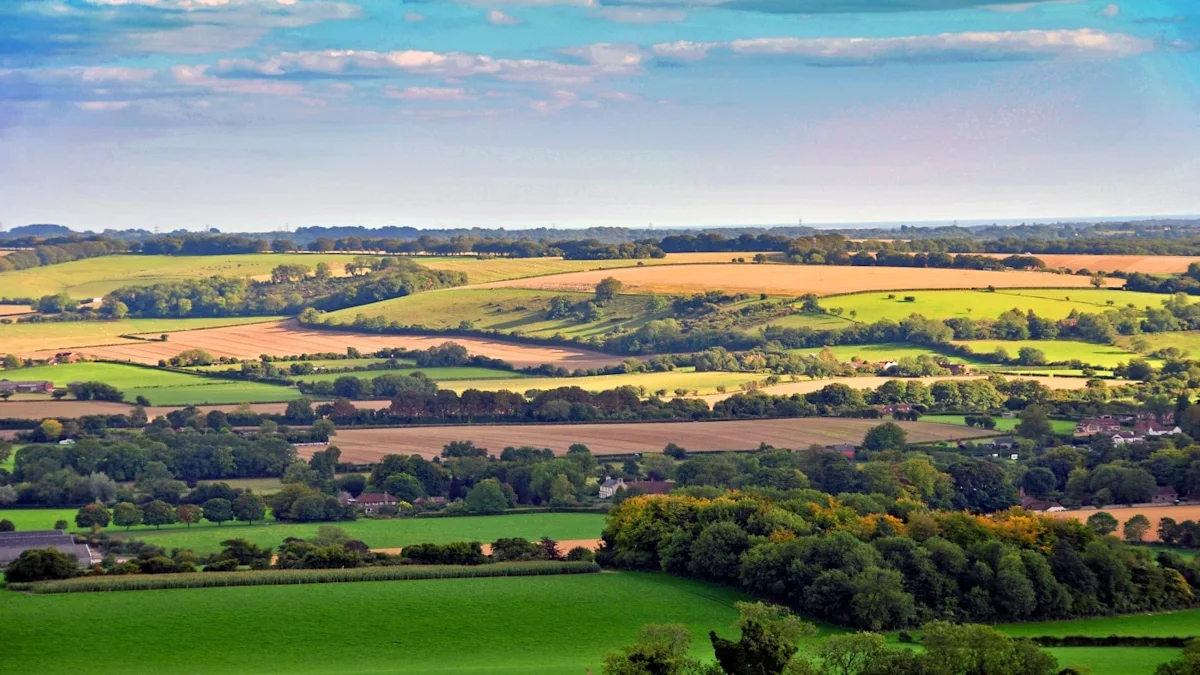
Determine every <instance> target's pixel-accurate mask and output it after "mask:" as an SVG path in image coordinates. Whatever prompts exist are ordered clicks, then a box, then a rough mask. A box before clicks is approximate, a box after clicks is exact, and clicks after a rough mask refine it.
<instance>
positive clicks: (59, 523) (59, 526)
mask: <svg viewBox="0 0 1200 675" xmlns="http://www.w3.org/2000/svg"><path fill="white" fill-rule="evenodd" d="M68 527H70V525H69V524H68V523H67V521H65V520H56V521H54V529H56V530H65V529H67V528H68Z"/></svg>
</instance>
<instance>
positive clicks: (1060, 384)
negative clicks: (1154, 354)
mask: <svg viewBox="0 0 1200 675" xmlns="http://www.w3.org/2000/svg"><path fill="white" fill-rule="evenodd" d="M896 379H905V378H896V377H834V378H830V379H828V380H805V381H803V382H785V383H783V384H776V385H773V386H770V387H763V388H761V389H759V391H761V392H763V393H766V394H774V395H776V396H791V395H792V394H808V393H811V392H814V391H817V390H819V389H821V388H823V387H825V386H826V385H830V384H835V383H837V384H845V385H848V386H851V387H854V388H855V389H874V388H876V387H878V386H880V385H881V384H883V383H884V382H887V381H888V380H896ZM983 379H987V376H986V375H960V376H957V377H949V376H948V377H936V376H935V377H923V378H921V381H923V382H925V383H926V384H929V385H932V384H933V383H934V382H939V381H941V380H983ZM1007 379H1009V380H1033V381H1035V382H1038V383H1041V384H1042V385H1045V386H1046V387H1048V388H1050V389H1083V388H1085V387H1086V386H1087V378H1085V377H1050V376H1044V375H1033V376H1029V377H1010V378H1007ZM1104 382H1105V384H1107V385H1109V386H1114V385H1118V384H1129V381H1128V380H1105V381H1104ZM737 393H741V392H736V391H731V392H727V393H724V394H710V395H708V396H695V397H691V398H699V399H703V400H705V401H708V404H709V405H712V404H713V403H716V402H717V401H723V400H725V399H727V398H729V397H730V396H733V395H734V394H737Z"/></svg>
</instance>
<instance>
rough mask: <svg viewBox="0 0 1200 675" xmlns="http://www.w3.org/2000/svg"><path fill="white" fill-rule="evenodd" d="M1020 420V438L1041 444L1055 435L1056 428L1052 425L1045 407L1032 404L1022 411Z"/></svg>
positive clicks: (1018, 427)
mask: <svg viewBox="0 0 1200 675" xmlns="http://www.w3.org/2000/svg"><path fill="white" fill-rule="evenodd" d="M1020 418H1021V421H1020V422H1018V423H1017V435H1018V436H1020V437H1022V438H1028V439H1030V440H1034V441H1039V442H1041V441H1044V440H1046V439H1047V438H1049V437H1051V436H1053V435H1054V427H1053V426H1051V425H1050V417H1049V415H1047V413H1046V409H1045V408H1044V407H1042V406H1040V405H1038V404H1036V403H1034V404H1031V405H1029V406H1027V407H1026V408H1025V409H1024V410H1022V411H1021V414H1020Z"/></svg>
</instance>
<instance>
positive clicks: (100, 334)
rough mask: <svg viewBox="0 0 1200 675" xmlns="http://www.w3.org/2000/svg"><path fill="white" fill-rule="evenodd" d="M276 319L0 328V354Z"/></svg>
mask: <svg viewBox="0 0 1200 675" xmlns="http://www.w3.org/2000/svg"><path fill="white" fill-rule="evenodd" d="M281 318H283V317H278V316H243V317H221V318H206V319H121V320H119V321H62V322H54V323H20V324H11V325H7V326H0V354H5V353H9V352H12V353H16V354H24V353H27V352H32V351H38V350H43V349H65V350H70V349H79V348H80V347H96V346H98V345H111V344H129V343H130V342H132V341H131V340H126V339H123V338H121V336H122V335H141V334H150V335H153V334H157V333H171V332H174V331H181V330H195V329H198V328H216V327H218V326H240V325H245V324H248V323H262V322H264V321H276V320H278V319H281Z"/></svg>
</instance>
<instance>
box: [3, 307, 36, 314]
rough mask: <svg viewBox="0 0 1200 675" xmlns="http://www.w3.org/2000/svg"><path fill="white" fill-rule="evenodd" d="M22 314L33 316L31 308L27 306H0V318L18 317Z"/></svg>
mask: <svg viewBox="0 0 1200 675" xmlns="http://www.w3.org/2000/svg"><path fill="white" fill-rule="evenodd" d="M22 314H33V308H32V307H30V306H29V305H0V316H20V315H22Z"/></svg>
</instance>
